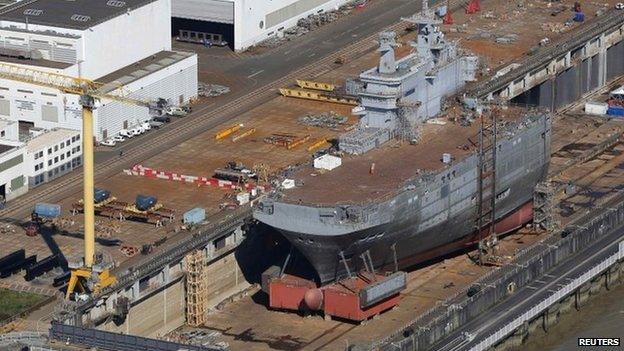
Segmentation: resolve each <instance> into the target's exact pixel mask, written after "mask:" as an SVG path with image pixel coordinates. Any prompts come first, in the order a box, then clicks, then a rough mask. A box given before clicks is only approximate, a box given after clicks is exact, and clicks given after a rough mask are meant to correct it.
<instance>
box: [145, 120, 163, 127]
mask: <svg viewBox="0 0 624 351" xmlns="http://www.w3.org/2000/svg"><path fill="white" fill-rule="evenodd" d="M148 123H149V125H150V127H151V128H154V129H159V128H160V127H162V126H164V125H165V123H163V122H158V121H154V120H152V121H150V122H148Z"/></svg>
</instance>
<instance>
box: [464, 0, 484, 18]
mask: <svg viewBox="0 0 624 351" xmlns="http://www.w3.org/2000/svg"><path fill="white" fill-rule="evenodd" d="M479 11H481V3H480V1H479V0H470V1H469V2H468V4H466V14H467V15H472V14H474V13H477V12H479Z"/></svg>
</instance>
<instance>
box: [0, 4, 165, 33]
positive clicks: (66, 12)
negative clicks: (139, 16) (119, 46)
mask: <svg viewBox="0 0 624 351" xmlns="http://www.w3.org/2000/svg"><path fill="white" fill-rule="evenodd" d="M154 1H156V0H72V1H67V0H24V1H20V2H17V3H14V4H11V5H9V6H6V7H4V8H2V9H0V20H3V21H12V22H18V23H25V22H26V18H28V23H32V24H40V25H46V26H51V27H58V28H71V29H80V30H84V29H87V28H91V27H93V26H95V25H97V24H99V23H102V22H105V21H107V20H109V19H112V18H115V17H118V16H120V15H122V14H125V13H126V12H127V11H129V10H134V9H137V8H139V7H142V6H145V5H147V4H150V3H152V2H154Z"/></svg>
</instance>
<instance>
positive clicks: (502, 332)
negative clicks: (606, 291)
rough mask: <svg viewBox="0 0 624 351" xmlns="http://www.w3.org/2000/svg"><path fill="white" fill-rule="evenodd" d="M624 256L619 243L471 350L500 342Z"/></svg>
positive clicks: (474, 350) (623, 247)
mask: <svg viewBox="0 0 624 351" xmlns="http://www.w3.org/2000/svg"><path fill="white" fill-rule="evenodd" d="M622 258H624V243H620V244H619V250H618V251H617V252H616V253H614V254H612V255H610V256H609V257H607V258H606V259H605V260H603V261H602V262H600V263H599V264H598V265H596V266H594V267H593V268H591V269H590V270H588V271H587V272H585V273H584V274H583V275H581V276H580V277H578V278H576V279H574V280H573V281H572V282H570V283H569V284H567V285H565V286H564V287H563V288H561V289H559V290H557V291H556V292H555V293H553V294H552V295H550V296H549V297H547V298H546V299H544V300H542V301H541V302H540V303H538V304H536V305H535V306H533V307H532V308H531V309H529V310H528V311H526V312H525V313H523V314H522V315H520V316H519V317H517V318H515V319H514V320H513V321H511V322H510V323H508V324H506V325H505V326H503V327H502V328H500V329H498V330H497V331H496V332H494V333H492V334H491V335H489V336H488V337H487V338H485V339H484V340H483V341H481V342H479V343H478V344H477V345H475V346H473V347H472V348H470V350H471V351H483V350H488V349H489V348H490V347H491V346H493V345H495V344H496V343H498V342H499V341H500V340H502V339H503V338H505V337H506V336H507V335H509V334H511V333H512V332H514V331H515V330H516V329H518V328H519V327H520V326H522V325H523V324H524V323H525V322H526V321H530V320H532V319H533V318H535V317H537V316H538V315H540V314H541V313H542V312H543V311H545V310H546V309H547V308H548V307H550V306H552V305H554V304H555V303H557V302H558V301H560V300H561V299H563V298H564V297H566V296H568V295H569V294H570V293H572V292H574V291H575V290H576V289H578V288H579V287H580V286H582V285H583V284H585V283H587V282H588V281H590V280H591V279H593V278H594V277H596V276H598V275H600V274H601V273H602V272H603V271H605V270H606V269H607V268H609V267H611V266H612V265H613V264H615V263H616V262H618V261H619V260H621V259H622Z"/></svg>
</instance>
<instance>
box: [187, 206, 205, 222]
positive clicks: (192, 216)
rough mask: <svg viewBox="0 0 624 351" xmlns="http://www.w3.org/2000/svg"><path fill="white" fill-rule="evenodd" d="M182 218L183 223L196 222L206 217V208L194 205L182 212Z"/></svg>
mask: <svg viewBox="0 0 624 351" xmlns="http://www.w3.org/2000/svg"><path fill="white" fill-rule="evenodd" d="M182 218H183V219H182V221H183V222H184V224H198V223H201V222H203V221H204V219H206V210H205V209H203V208H200V207H196V208H194V209H192V210H189V211H186V212H184V216H183V217H182Z"/></svg>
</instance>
